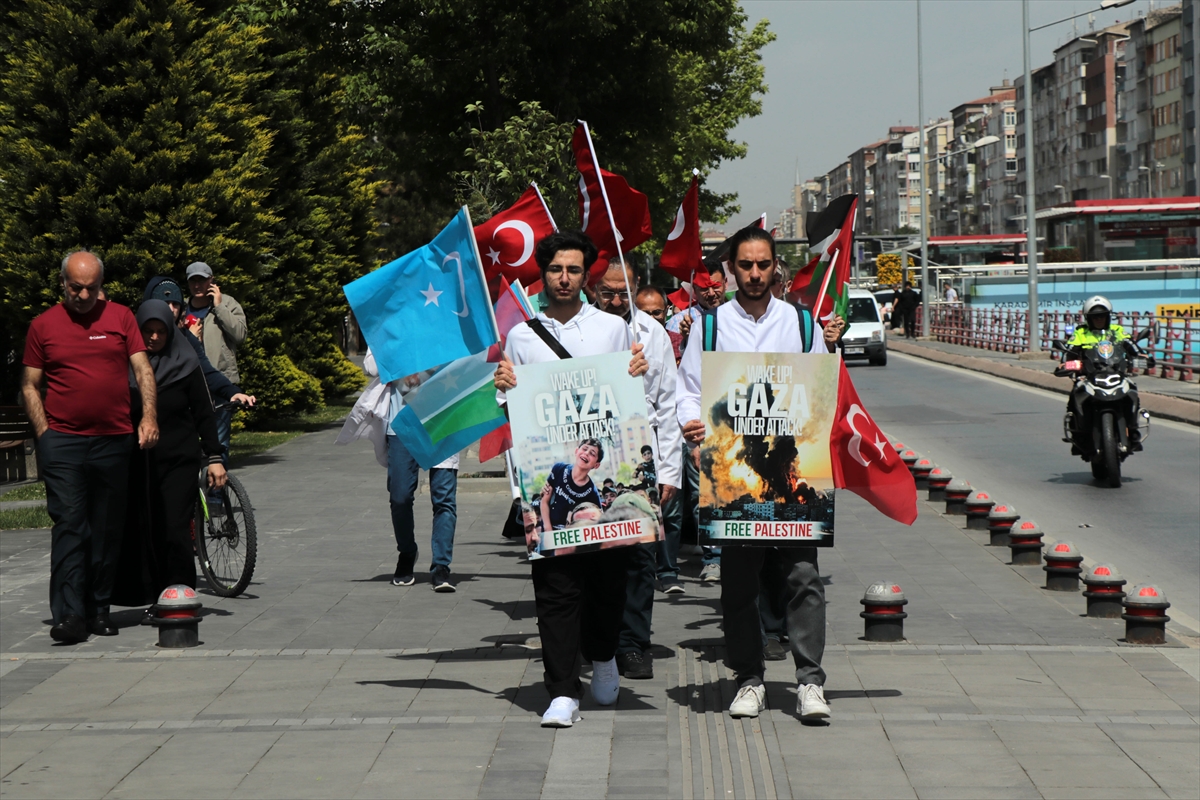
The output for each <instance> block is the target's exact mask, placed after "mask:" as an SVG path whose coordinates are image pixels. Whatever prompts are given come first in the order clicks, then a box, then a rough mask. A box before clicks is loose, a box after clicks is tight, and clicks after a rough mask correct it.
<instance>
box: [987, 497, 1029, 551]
mask: <svg viewBox="0 0 1200 800" xmlns="http://www.w3.org/2000/svg"><path fill="white" fill-rule="evenodd" d="M1020 518H1021V515H1020V514H1018V513H1017V509H1016V508H1015V507H1013V506H1012V504H1010V503H997V504H996V505H994V506H992V510H991V511H989V512H988V533H990V534H991V535H992V538H991V541H989V542H988V544H989V545H990V546H992V547H1008V541H1009V540H1008V535H1009V531H1011V530H1012V526H1013V524H1014V523H1016V521H1017V520H1018V519H1020Z"/></svg>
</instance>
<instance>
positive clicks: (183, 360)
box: [129, 300, 200, 388]
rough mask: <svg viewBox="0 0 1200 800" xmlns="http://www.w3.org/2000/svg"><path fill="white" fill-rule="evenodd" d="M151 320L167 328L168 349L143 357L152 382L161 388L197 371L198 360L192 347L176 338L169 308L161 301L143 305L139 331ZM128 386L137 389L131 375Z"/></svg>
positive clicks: (176, 332)
mask: <svg viewBox="0 0 1200 800" xmlns="http://www.w3.org/2000/svg"><path fill="white" fill-rule="evenodd" d="M152 319H156V320H158V321H159V322H161V323H162V324H163V325H166V326H167V346H166V347H164V348H163V349H162V350H159V351H158V352H157V353H151V352H149V351H147V353H146V355H147V356H149V357H150V366H151V367H153V368H154V382H155V383H157V384H158V386H159V388H162V387H163V386H168V385H170V384H172V383H175V382H176V381H179V380H182V379H184V378H186V377H187V376H188V375H191V374H192V373H193V372H194V371H195V370H196V369H198V368H199V367H200V359H199V358H198V357H197V356H196V351H195V350H194V349H193V348H192V346H191V345H189V344H188V343H187V342H185V341H183V339H181V338H180V337H179V332H178V331H177V330H176V329H175V315H174V314H172V313H171V307H170V306H168V305H167V304H166V303H165V302H163V301H162V300H147V301H145V302H144V303H142V304H141V306H139V307H138V312H137V323H138V328H141V327H143V326H144V325H145V324H146V323H147V322H149V321H150V320H152ZM129 382H130V385H136V384H135V383H134V381H133V376H132V375H130V376H129Z"/></svg>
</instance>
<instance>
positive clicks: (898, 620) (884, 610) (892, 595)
mask: <svg viewBox="0 0 1200 800" xmlns="http://www.w3.org/2000/svg"><path fill="white" fill-rule="evenodd" d="M859 602H860V603H862V604H863V606H865V608H864V609H863V610H862V611H860V612H859V614H858V615H859V616H860V617H862V618H863V620H864V623H863V625H864V628H863V638H864V639H866V640H867V641H868V642H899V641H903V640H904V620H905V619H906V618H907V617H908V614H907V613H905V611H904V606H905V605H907V604H908V600H907V599H905V597H904V590H903V589H901V588H900V586H899V584H895V583H890V582H887V581H882V582H880V583H872V584H871V585H870V586H868V587H867V591H866V593H864V594H863V599H862V600H860V601H859Z"/></svg>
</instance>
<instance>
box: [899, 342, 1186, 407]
mask: <svg viewBox="0 0 1200 800" xmlns="http://www.w3.org/2000/svg"><path fill="white" fill-rule="evenodd" d="M888 349H890V350H895V351H896V352H897V353H903V354H904V355H908V356H915V357H916V358H923V359H925V360H926V361H936V362H937V363H939V364H947V365H949V366H953V367H960V368H962V369H968V370H971V371H972V372H983V373H986V374H988V375H994V376H996V377H998V378H1005V379H1007V380H1010V381H1016V382H1017V383H1024V384H1027V385H1029V386H1036V387H1037V388H1039V389H1047V390H1049V391H1051V392H1057V393H1058V394H1061V395H1069V394H1070V393H1071V386H1072V385H1073V382H1072V381H1071V379H1070V378H1057V377H1055V376H1054V375H1050V374H1047V373H1045V372H1039V371H1038V370H1035V369H1025V368H1024V367H1014V366H1011V365H1009V364H997V363H996V362H995V361H991V360H989V359H986V358H978V357H976V356H959V355H954V354H951V353H943V352H941V351H940V350H931V349H929V348H926V347H921V346H920V345H914V344H910V343H908V342H904V341H896V340H894V339H892V340H889V341H888ZM1138 395H1139V397H1140V399H1141V402H1142V408H1144V409H1146V410H1147V411H1149V412H1150V413H1151V414H1154V415H1155V416H1157V417H1161V418H1163V419H1169V420H1174V421H1175V422H1186V423H1188V424H1190V425H1200V403H1196V402H1193V401H1191V400H1184V399H1182V398H1179V397H1167V396H1166V395H1161V394H1154V393H1153V392H1143V391H1140V390H1139V392H1138Z"/></svg>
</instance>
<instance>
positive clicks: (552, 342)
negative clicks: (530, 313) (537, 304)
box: [525, 317, 572, 358]
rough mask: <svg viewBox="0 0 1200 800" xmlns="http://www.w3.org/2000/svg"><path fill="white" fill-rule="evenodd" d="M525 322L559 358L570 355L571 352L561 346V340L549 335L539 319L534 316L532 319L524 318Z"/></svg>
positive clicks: (569, 356)
mask: <svg viewBox="0 0 1200 800" xmlns="http://www.w3.org/2000/svg"><path fill="white" fill-rule="evenodd" d="M525 324H526V325H528V326H529V327H530V329H531V330H532V331H533V332H534V333H536V334H537V335H538V338H539V339H541V340H542V341H543V342H545V343H546V347H549V348H550V349H551V350H553V351H554V355H556V356H558V357H559V358H571V357H572V356H571V354H570V353H568V352H567V348H565V347H563V346H562V342H560V341H559V340H558V339H555V338H554V337H553V336H551V335H550V331H548V330H546V326H545V325H543V324H542V321H541V320H540V319H538V318H536V317H534V318H533V319H530V320H526V321H525Z"/></svg>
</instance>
